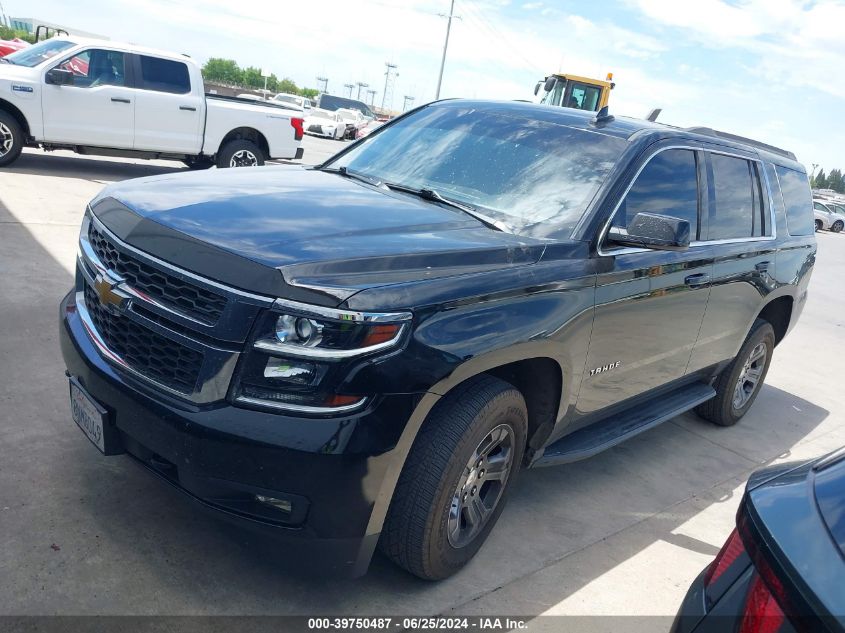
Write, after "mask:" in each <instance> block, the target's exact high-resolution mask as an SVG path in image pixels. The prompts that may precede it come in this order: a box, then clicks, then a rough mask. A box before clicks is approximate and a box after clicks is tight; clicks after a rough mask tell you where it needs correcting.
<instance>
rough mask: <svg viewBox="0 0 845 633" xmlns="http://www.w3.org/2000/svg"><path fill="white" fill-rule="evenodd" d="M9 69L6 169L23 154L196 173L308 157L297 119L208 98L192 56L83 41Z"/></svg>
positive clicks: (57, 46)
mask: <svg viewBox="0 0 845 633" xmlns="http://www.w3.org/2000/svg"><path fill="white" fill-rule="evenodd" d="M2 60H3V61H4V62H6V63H0V166H5V165H9V164H11V163H12V162H14V161H15V160H16V159H17V158H18V156H19V155H20V153H21V150H22V149H23V147H24V146H33V147H34V146H40V147H42V148H43V149H45V150H55V149H69V150H72V151H75V152H77V153H80V154H103V155H110V156H130V157H135V158H159V159H168V160H179V161H182V162H184V163H185V164H187V165H188V166H189V167H191V168H197V169H203V168H207V167H211V166H213V165H217V166H218V167H239V166H255V165H263V164H264V161H265V160H267V159H269V158H300V157H301V156H302V147H301V140H302V134H303V130H302V126H303V119H302V116H301V115H300V114H299V113H298V112H294V111H292V110H287V109H284V108H281V107H277V106H276V105H271V104H265V103H258V102H256V103H247V102H246V101H244V100H243V99H238V98H236V97H221V96H217V95H205V94H203V89H204V84H203V79H202V73H201V71H200V67H199V66H198V65H197V63H196V62H195V61H194V60H192V59H191V58H190V57H187V56H185V55H180V54H177V53H168V52H163V51H156V50H152V49H146V48H141V47H138V46H135V45H132V44H119V43H116V42H111V41H103V40H87V39H83V38H77V37H74V36H67V37H54V38H52V39H49V40H46V41H43V42H39V43H38V44H35V45H33V46H30V47H28V48H26V49H23V50H21V51H18V52H17V53H12V54H11V55H7V56H6V57H3V58H2Z"/></svg>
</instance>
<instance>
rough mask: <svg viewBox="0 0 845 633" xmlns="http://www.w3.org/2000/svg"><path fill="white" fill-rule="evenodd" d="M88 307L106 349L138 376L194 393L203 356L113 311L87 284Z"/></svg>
mask: <svg viewBox="0 0 845 633" xmlns="http://www.w3.org/2000/svg"><path fill="white" fill-rule="evenodd" d="M85 307H86V308H87V309H88V313H89V314H90V315H91V320H92V321H93V322H94V326H95V328H96V329H97V332H98V333H99V335H100V336H101V337H102V339H103V342H105V344H106V346H107V347H108V348H109V349H110V350H111V351H112V352H114V353H115V354H116V355H117V356H119V357H120V358H121V359H122V360H123V361H124V362H125V363H126V364H127V365H128V366H129V367H131V368H132V369H133V370H135V371H136V372H138V373H139V374H141V375H143V376H145V377H147V378H149V379H150V380H153V381H155V382H157V383H159V384H161V385H164V386H165V387H169V388H171V389H173V390H175V391H178V392H180V393H185V394H190V393H193V392H194V390H195V388H196V384H197V379H198V378H199V373H200V368H201V367H202V361H203V355H202V354H201V353H199V352H196V351H194V350H192V349H190V348H188V347H185V346H184V345H180V344H179V343H177V342H175V341H172V340H171V339H169V338H166V337H164V336H161V335H160V334H157V333H156V332H153V331H152V330H150V329H148V328H146V327H144V326H143V325H141V324H140V323H137V322H135V321H133V320H132V319H130V318H128V317H125V316H122V315H119V314H114V313H112V312H110V311H109V310H108V309H106V308H105V307H104V306H103V305H102V304H101V303H100V299H99V297H98V296H97V293H96V292H94V290H93V289H92V288H91V287H90V286H89V285H88V284H87V283H86V284H85Z"/></svg>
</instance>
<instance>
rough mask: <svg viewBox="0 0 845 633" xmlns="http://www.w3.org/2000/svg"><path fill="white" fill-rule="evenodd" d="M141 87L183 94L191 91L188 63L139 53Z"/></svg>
mask: <svg viewBox="0 0 845 633" xmlns="http://www.w3.org/2000/svg"><path fill="white" fill-rule="evenodd" d="M140 57H141V86H140V87H141V88H142V89H144V90H155V91H156V92H169V93H172V94H177V95H183V94H187V93H189V92H190V91H191V77H190V75H189V73H188V65H187V64H184V63H182V62H177V61H174V60H172V59H162V58H161V57H150V56H148V55H141V56H140Z"/></svg>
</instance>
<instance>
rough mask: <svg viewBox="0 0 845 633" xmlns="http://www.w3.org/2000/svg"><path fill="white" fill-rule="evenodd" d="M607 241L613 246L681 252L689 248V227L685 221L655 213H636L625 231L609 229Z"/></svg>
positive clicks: (616, 228)
mask: <svg viewBox="0 0 845 633" xmlns="http://www.w3.org/2000/svg"><path fill="white" fill-rule="evenodd" d="M607 239H608V240H610V241H611V242H613V243H614V244H620V245H622V246H632V247H634V248H653V249H655V250H659V251H682V250H685V249H687V248H689V242H690V225H689V222H688V221H687V220H681V219H680V218H673V217H672V216H669V215H658V214H656V213H638V214H637V215H635V216H634V219H633V220H631V223H630V224H629V225H628V228H627V230H626V229H623V228H620V227H613V226H612V227H610V231H608V233H607Z"/></svg>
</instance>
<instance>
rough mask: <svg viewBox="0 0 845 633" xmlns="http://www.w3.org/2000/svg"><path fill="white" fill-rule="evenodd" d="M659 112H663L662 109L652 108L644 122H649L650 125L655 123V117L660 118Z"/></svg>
mask: <svg viewBox="0 0 845 633" xmlns="http://www.w3.org/2000/svg"><path fill="white" fill-rule="evenodd" d="M661 112H663V108H654V109H653V110H651V111H650V112H649V113H648V114H647V115H646V118H645V120H646V121H651V122H652V123H654V122H655V121H657V117H659V116H660V113H661Z"/></svg>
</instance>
